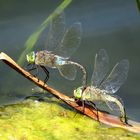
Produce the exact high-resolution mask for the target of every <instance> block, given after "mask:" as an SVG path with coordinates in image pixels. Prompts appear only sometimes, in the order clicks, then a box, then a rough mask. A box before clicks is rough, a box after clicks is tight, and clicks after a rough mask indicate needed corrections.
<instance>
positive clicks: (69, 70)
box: [58, 64, 77, 80]
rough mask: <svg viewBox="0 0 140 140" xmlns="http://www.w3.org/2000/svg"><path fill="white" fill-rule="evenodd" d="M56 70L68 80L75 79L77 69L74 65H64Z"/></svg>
mask: <svg viewBox="0 0 140 140" xmlns="http://www.w3.org/2000/svg"><path fill="white" fill-rule="evenodd" d="M58 70H59V72H60V74H61V75H62V76H63V77H64V78H66V79H68V80H74V79H75V77H76V73H77V69H76V67H75V66H74V65H71V64H65V65H62V66H59V67H58Z"/></svg>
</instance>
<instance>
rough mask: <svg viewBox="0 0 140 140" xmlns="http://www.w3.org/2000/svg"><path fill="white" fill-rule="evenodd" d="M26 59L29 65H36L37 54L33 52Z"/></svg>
mask: <svg viewBox="0 0 140 140" xmlns="http://www.w3.org/2000/svg"><path fill="white" fill-rule="evenodd" d="M26 59H27V61H28V62H29V63H34V61H35V52H31V53H29V54H27V55H26Z"/></svg>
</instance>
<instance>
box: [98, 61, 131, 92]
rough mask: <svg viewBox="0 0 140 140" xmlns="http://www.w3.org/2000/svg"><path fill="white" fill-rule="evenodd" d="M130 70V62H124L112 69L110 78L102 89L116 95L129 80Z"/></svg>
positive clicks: (103, 84) (104, 82) (102, 85)
mask: <svg viewBox="0 0 140 140" xmlns="http://www.w3.org/2000/svg"><path fill="white" fill-rule="evenodd" d="M128 70H129V61H128V60H122V61H120V63H117V64H116V65H115V66H114V68H113V69H112V71H111V73H110V74H109V76H108V77H107V78H106V80H104V81H103V83H102V84H101V85H100V87H99V88H100V89H103V90H106V91H107V92H109V93H112V94H113V93H115V92H117V90H118V89H119V88H120V87H121V85H122V84H123V83H124V82H125V80H126V79H127V74H128Z"/></svg>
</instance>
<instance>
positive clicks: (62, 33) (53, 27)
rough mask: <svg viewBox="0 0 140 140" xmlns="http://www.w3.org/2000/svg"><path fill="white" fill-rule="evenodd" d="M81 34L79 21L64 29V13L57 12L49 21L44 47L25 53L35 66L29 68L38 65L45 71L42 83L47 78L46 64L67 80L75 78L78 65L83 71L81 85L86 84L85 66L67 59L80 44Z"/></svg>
mask: <svg viewBox="0 0 140 140" xmlns="http://www.w3.org/2000/svg"><path fill="white" fill-rule="evenodd" d="M81 35H82V27H81V23H80V22H75V23H74V24H72V25H71V26H70V27H69V28H68V29H66V28H65V14H64V13H61V14H59V15H58V16H57V17H56V18H54V19H52V21H51V24H50V29H49V31H48V36H47V39H46V49H45V50H41V51H38V52H36V53H35V52H34V51H32V52H30V53H29V54H27V55H26V59H27V62H28V63H29V64H33V65H34V67H35V68H31V70H34V69H37V70H38V67H41V68H42V69H43V70H44V72H45V73H46V78H45V80H44V83H46V82H47V80H48V79H49V72H48V70H47V69H46V66H47V67H49V68H52V69H58V71H59V73H60V75H61V76H62V77H64V78H66V79H68V80H74V79H75V78H76V73H77V69H76V67H79V68H80V70H82V72H83V80H82V81H83V86H84V85H86V70H85V68H84V67H83V66H82V65H80V64H79V63H76V62H73V61H70V60H69V58H70V57H71V55H72V54H73V53H74V52H75V51H76V50H77V49H78V47H79V45H80V42H81Z"/></svg>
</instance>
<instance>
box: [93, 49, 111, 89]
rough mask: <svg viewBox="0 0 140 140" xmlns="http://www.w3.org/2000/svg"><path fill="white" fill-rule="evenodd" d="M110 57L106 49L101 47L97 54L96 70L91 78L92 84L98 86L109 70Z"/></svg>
mask: <svg viewBox="0 0 140 140" xmlns="http://www.w3.org/2000/svg"><path fill="white" fill-rule="evenodd" d="M108 65H109V57H108V55H107V53H106V51H105V50H104V49H101V50H100V51H99V53H98V54H96V56H95V63H94V72H93V74H92V78H91V85H93V86H95V87H98V86H99V85H100V84H101V82H102V81H103V79H104V78H105V76H106V73H107V72H108Z"/></svg>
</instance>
